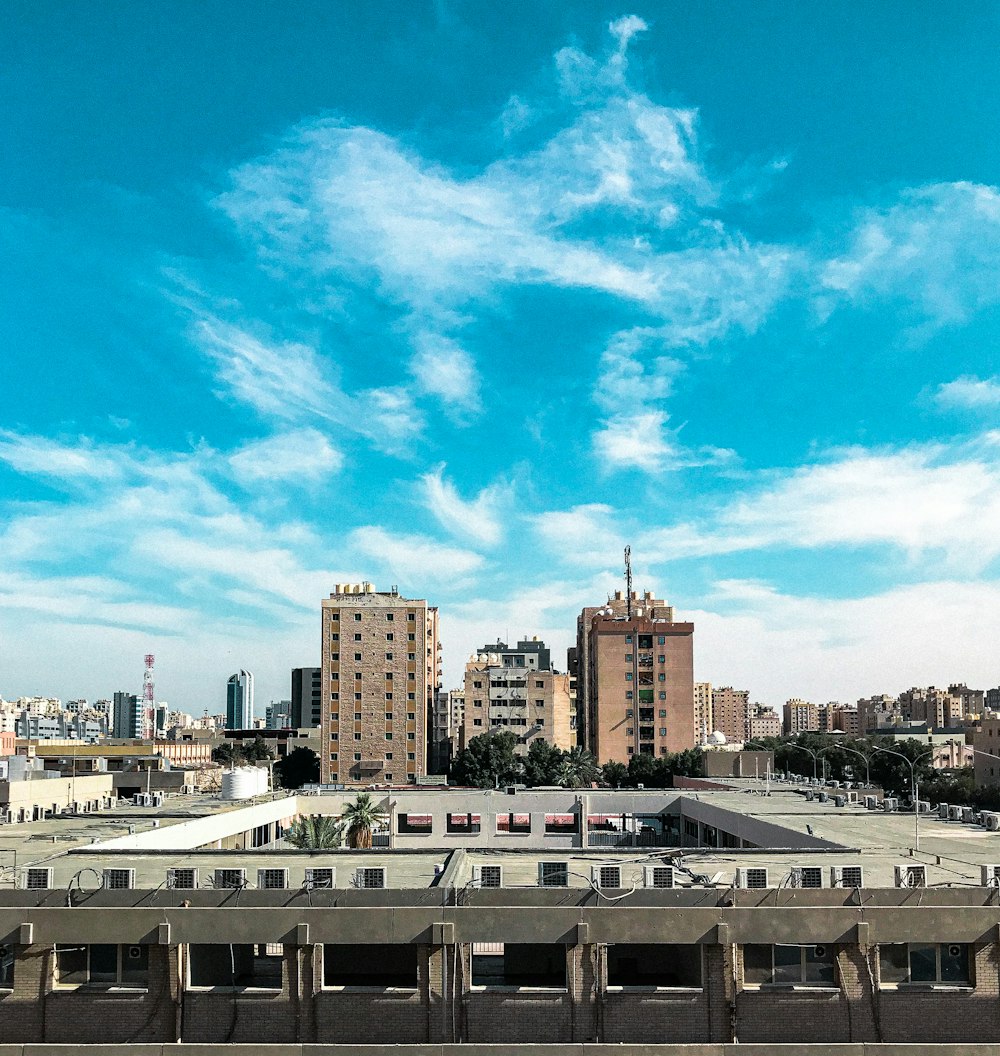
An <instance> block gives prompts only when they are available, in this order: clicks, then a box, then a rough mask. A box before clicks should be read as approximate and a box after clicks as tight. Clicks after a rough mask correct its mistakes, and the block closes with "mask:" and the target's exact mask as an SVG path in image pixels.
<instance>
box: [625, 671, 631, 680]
mask: <svg viewBox="0 0 1000 1056" xmlns="http://www.w3.org/2000/svg"><path fill="white" fill-rule="evenodd" d="M625 681H626V682H631V681H632V672H631V671H626V672H625Z"/></svg>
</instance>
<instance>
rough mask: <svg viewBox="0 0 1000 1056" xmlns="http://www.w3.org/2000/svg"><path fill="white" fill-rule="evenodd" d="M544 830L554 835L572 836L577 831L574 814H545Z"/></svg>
mask: <svg viewBox="0 0 1000 1056" xmlns="http://www.w3.org/2000/svg"><path fill="white" fill-rule="evenodd" d="M545 831H546V832H547V833H550V834H552V835H556V836H559V835H562V836H572V835H573V834H574V833H575V832H578V831H579V829H578V827H577V816H576V814H546V815H545Z"/></svg>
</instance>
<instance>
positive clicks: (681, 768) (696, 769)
mask: <svg viewBox="0 0 1000 1056" xmlns="http://www.w3.org/2000/svg"><path fill="white" fill-rule="evenodd" d="M670 770H671V772H672V773H675V774H680V775H681V776H682V777H701V776H702V751H701V749H700V748H685V749H684V751H682V752H677V753H676V754H675V755H672V756H670Z"/></svg>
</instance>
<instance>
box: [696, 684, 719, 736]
mask: <svg viewBox="0 0 1000 1056" xmlns="http://www.w3.org/2000/svg"><path fill="white" fill-rule="evenodd" d="M694 732H695V735H696V737H697V739H698V744H707V743H708V738H709V736H710V735H711V734H712V733H714V732H715V725H714V719H713V716H712V683H711V682H695V684H694Z"/></svg>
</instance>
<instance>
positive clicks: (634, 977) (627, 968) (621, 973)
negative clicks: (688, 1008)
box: [608, 943, 701, 987]
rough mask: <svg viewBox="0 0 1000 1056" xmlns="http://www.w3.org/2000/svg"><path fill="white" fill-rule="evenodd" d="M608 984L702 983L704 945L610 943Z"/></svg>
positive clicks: (680, 985) (689, 984)
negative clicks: (702, 950)
mask: <svg viewBox="0 0 1000 1056" xmlns="http://www.w3.org/2000/svg"><path fill="white" fill-rule="evenodd" d="M608 986H639V987H653V986H655V987H700V986H701V947H700V946H698V945H681V944H679V943H678V944H674V943H657V944H655V945H653V944H648V945H647V944H638V943H636V944H625V943H617V944H615V945H613V946H609V947H608Z"/></svg>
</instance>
